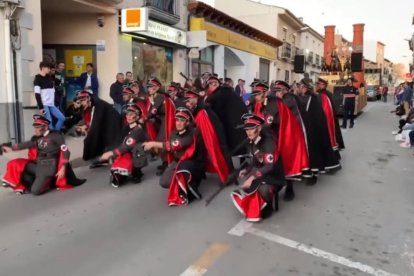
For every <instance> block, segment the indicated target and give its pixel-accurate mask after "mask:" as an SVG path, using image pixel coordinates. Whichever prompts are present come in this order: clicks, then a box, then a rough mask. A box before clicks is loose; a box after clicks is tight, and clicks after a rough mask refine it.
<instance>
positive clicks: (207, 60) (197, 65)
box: [191, 46, 214, 79]
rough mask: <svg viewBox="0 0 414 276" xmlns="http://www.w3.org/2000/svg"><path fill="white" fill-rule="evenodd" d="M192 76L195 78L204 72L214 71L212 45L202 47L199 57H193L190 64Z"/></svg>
mask: <svg viewBox="0 0 414 276" xmlns="http://www.w3.org/2000/svg"><path fill="white" fill-rule="evenodd" d="M191 66H192V67H191V69H192V70H191V72H192V76H191V77H192V78H193V79H196V78H198V77H200V76H201V74H203V73H204V72H213V71H214V48H213V46H210V47H207V48H204V49H202V50H201V51H200V58H199V59H193V60H192V65H191Z"/></svg>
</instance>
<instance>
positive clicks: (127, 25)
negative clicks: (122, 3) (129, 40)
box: [121, 8, 148, 32]
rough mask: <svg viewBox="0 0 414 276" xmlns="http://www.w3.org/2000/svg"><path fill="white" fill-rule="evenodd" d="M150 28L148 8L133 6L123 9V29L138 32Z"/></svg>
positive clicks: (123, 30)
mask: <svg viewBox="0 0 414 276" xmlns="http://www.w3.org/2000/svg"><path fill="white" fill-rule="evenodd" d="M147 29H148V9H147V8H133V9H123V10H121V31H122V32H138V31H145V30H147Z"/></svg>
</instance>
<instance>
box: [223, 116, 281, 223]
mask: <svg viewBox="0 0 414 276" xmlns="http://www.w3.org/2000/svg"><path fill="white" fill-rule="evenodd" d="M242 120H243V122H244V124H243V128H244V130H245V132H246V135H247V137H248V139H249V141H250V143H249V145H248V152H249V153H250V154H251V155H252V158H253V160H252V162H251V164H250V165H249V166H248V167H247V168H244V169H242V170H241V171H240V173H239V176H240V180H239V182H240V184H241V186H240V189H238V190H236V191H234V192H232V194H231V198H232V200H233V203H234V205H235V206H236V208H237V209H238V210H239V211H240V212H241V213H242V214H243V215H244V217H245V218H246V220H247V221H251V222H257V221H260V220H262V219H263V218H266V217H268V216H269V215H270V214H271V213H272V212H273V210H275V211H277V210H278V192H279V191H280V190H281V189H282V187H283V185H284V183H285V179H284V174H283V168H282V163H281V160H280V159H278V158H277V156H275V153H277V148H276V143H275V141H274V140H273V136H272V135H269V132H268V131H262V125H263V123H264V119H263V118H262V117H260V116H257V115H255V114H251V113H248V114H245V115H243V117H242Z"/></svg>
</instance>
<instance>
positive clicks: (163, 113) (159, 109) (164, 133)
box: [147, 78, 175, 176]
mask: <svg viewBox="0 0 414 276" xmlns="http://www.w3.org/2000/svg"><path fill="white" fill-rule="evenodd" d="M147 89H148V94H149V96H150V98H153V101H154V102H153V105H152V108H151V112H150V115H149V118H150V120H153V121H155V126H156V129H157V138H156V140H157V141H158V142H165V141H166V139H168V137H169V136H170V135H171V133H172V131H173V130H174V113H175V106H174V102H173V100H172V99H171V98H170V97H169V96H168V94H167V93H165V92H162V91H161V82H160V81H159V80H158V79H157V78H151V79H150V80H148V84H147ZM161 159H162V164H161V165H160V166H158V167H157V172H156V173H155V174H156V175H158V176H160V175H162V174H163V172H164V170H165V169H166V168H167V166H168V164H169V163H170V162H171V160H172V156H171V154H169V153H167V154H166V156H161Z"/></svg>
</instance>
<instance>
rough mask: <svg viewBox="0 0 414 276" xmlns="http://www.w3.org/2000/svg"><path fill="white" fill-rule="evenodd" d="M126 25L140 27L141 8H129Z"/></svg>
mask: <svg viewBox="0 0 414 276" xmlns="http://www.w3.org/2000/svg"><path fill="white" fill-rule="evenodd" d="M126 26H127V27H140V26H141V10H140V9H136V10H127V11H126Z"/></svg>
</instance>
